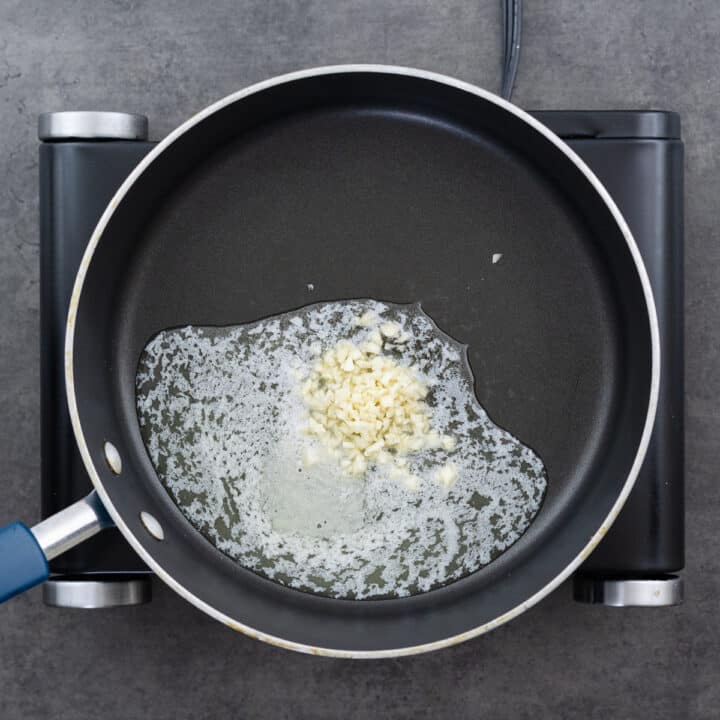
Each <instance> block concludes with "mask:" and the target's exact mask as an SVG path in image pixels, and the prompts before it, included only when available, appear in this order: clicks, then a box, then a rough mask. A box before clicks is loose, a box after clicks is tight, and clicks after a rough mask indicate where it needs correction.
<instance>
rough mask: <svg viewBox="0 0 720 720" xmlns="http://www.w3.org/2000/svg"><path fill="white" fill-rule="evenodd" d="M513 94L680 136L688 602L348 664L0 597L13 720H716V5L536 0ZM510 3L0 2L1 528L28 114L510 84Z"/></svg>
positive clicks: (134, 613)
mask: <svg viewBox="0 0 720 720" xmlns="http://www.w3.org/2000/svg"><path fill="white" fill-rule="evenodd" d="M525 15H526V17H525V20H526V21H525V28H524V30H525V35H524V38H525V44H524V52H523V58H522V62H521V66H520V74H519V80H518V85H517V90H516V94H515V100H516V101H517V102H518V104H520V105H521V106H524V107H532V108H562V107H570V108H572V107H576V108H583V107H586V108H649V107H658V108H669V109H674V110H678V111H679V112H680V113H682V116H683V122H684V136H685V141H686V145H687V201H686V208H687V226H686V227H687V236H686V237H687V251H686V264H687V271H686V272H687V275H686V277H687V305H686V311H687V449H688V453H687V486H688V494H687V499H688V502H687V513H688V562H687V572H686V579H687V595H688V597H687V601H686V603H685V605H684V606H683V607H681V608H677V609H671V610H662V611H642V610H609V609H598V608H590V607H583V606H579V605H575V604H573V603H572V602H571V601H570V600H569V589H568V588H562V589H560V590H559V591H558V592H557V593H556V594H554V595H553V596H552V597H550V598H549V599H548V600H546V601H545V602H543V603H542V604H541V605H540V606H539V607H537V608H535V609H534V610H532V611H530V612H529V613H527V614H526V615H525V616H523V617H522V618H520V619H519V620H517V621H515V622H513V623H511V624H510V625H507V626H504V627H502V628H501V629H499V630H497V631H495V632H494V633H492V634H491V635H489V636H487V637H484V638H480V639H477V640H474V641H471V642H469V643H466V644H465V645H462V646H459V647H457V648H454V649H451V650H447V651H444V652H439V653H435V654H431V655H426V656H421V657H416V658H410V659H400V660H392V661H383V662H347V661H337V660H325V659H318V658H312V657H304V656H300V655H295V654H293V653H289V652H286V651H282V650H278V649H275V648H271V647H268V646H265V645H262V644H260V643H258V642H255V641H252V640H249V639H247V638H245V637H243V636H240V635H236V634H234V633H232V632H231V631H229V630H227V629H225V628H223V627H221V626H220V625H218V624H215V623H214V622H212V621H210V620H209V619H207V618H206V617H204V616H203V615H201V614H200V613H199V612H196V611H195V610H194V609H193V608H191V607H189V606H188V605H186V604H184V603H183V602H182V601H180V600H179V599H178V598H176V597H175V596H174V595H173V594H172V593H171V592H169V591H167V590H165V589H164V588H161V587H156V597H155V601H154V602H153V604H152V605H150V606H147V607H143V608H135V609H120V610H112V611H106V612H97V613H83V612H78V611H62V610H53V609H49V608H46V607H44V606H43V605H42V603H41V600H40V593H39V591H37V590H35V591H33V592H31V593H30V594H28V595H26V596H24V597H21V598H18V599H15V600H14V601H12V602H10V603H9V604H7V605H6V606H4V607H2V608H0V718H3V720H13V719H15V718H28V719H29V718H58V719H60V718H70V719H73V720H82V719H84V718H108V719H109V718H120V717H123V718H138V717H151V718H153V719H154V720H164V719H165V718H168V719H170V718H212V717H217V718H378V717H393V718H404V717H413V718H445V717H448V718H449V717H452V718H458V719H460V718H477V717H483V716H488V717H493V718H496V719H497V720H501V719H502V718H512V719H517V720H520V719H522V718H531V717H532V718H584V719H587V718H602V719H603V720H606V718H614V717H617V718H663V719H668V720H677V719H680V718H717V717H720V682H719V680H720V669H719V666H718V660H717V658H718V651H719V650H720V643H719V642H718V640H719V636H720V632H719V630H718V624H719V621H718V615H717V611H718V590H719V589H720V588H719V585H720V560H719V559H718V558H719V556H718V552H717V547H716V545H717V537H718V532H717V529H716V528H717V522H718V521H717V518H718V515H719V514H720V494H719V493H718V483H717V475H718V467H720V450H719V449H718V447H719V446H720V441H719V439H718V438H719V435H720V433H719V432H718V431H719V429H720V428H719V425H720V422H719V421H720V410H719V409H718V404H717V398H718V391H719V390H720V320H718V310H717V308H718V306H719V305H720V242H718V226H719V225H720V202H719V201H718V198H719V197H720V174H719V173H718V152H719V151H720V147H719V144H720V110H719V108H720V102H719V101H720V73H718V71H717V65H718V51H717V46H718V37H720V4H718V3H717V2H716V0H688V1H687V2H676V1H675V0H664V1H660V0H656V1H650V0H638V1H637V2H632V3H628V2H626V0H602V1H600V0H595V2H590V1H588V0H584V1H583V0H526V14H525ZM499 21H500V11H499V2H498V1H497V0H488V1H487V2H483V1H482V0H473V1H472V2H468V1H467V0H465V1H456V0H425V1H424V2H421V1H417V2H412V1H411V0H394V2H392V3H389V2H383V0H361V1H357V2H352V1H351V0H334V1H333V0H328V1H327V2H322V1H319V0H297V1H296V2H292V1H290V0H285V1H284V2H267V1H266V0H250V1H248V0H246V1H237V2H233V1H232V0H215V1H213V2H209V3H206V2H197V1H196V0H178V1H176V2H171V1H169V0H164V1H160V0H157V1H155V2H140V1H137V0H117V1H116V2H109V1H108V0H74V1H71V0H56V1H55V2H52V3H51V2H47V1H43V0H3V1H2V3H0V128H1V131H0V177H1V178H2V181H0V406H1V407H2V414H1V416H0V458H2V463H1V465H2V469H1V472H2V482H1V486H2V492H1V493H0V498H1V499H0V522H5V521H8V520H11V519H13V518H15V517H20V518H23V519H25V520H26V521H29V522H32V521H35V520H36V519H37V517H38V506H39V490H38V477H39V437H38V432H39V411H38V408H39V394H38V244H37V243H38V241H37V237H38V227H37V189H36V176H37V144H36V139H35V122H36V116H37V114H38V113H39V112H41V111H44V110H60V109H85V108H90V109H120V110H134V111H139V112H143V113H147V114H148V115H149V116H150V118H151V123H152V126H153V129H154V133H153V134H154V136H155V137H159V136H161V135H162V134H164V133H165V132H167V131H168V130H169V129H171V128H172V127H173V126H174V125H176V124H177V123H178V122H180V121H181V120H183V119H184V118H185V117H187V116H188V115H190V114H191V113H193V112H194V111H195V110H198V109H199V108H201V107H203V106H204V105H205V104H207V103H208V102H210V101H212V100H214V99H216V98H219V97H221V96H223V95H225V94H226V93H228V92H230V91H232V90H235V89H237V88H240V87H242V86H244V85H246V84H248V83H250V82H253V81H256V80H260V79H262V78H265V77H268V76H272V75H275V74H277V73H281V72H284V71H288V70H291V69H296V68H302V67H307V66H312V65H318V64H327V63H336V62H351V61H376V62H383V63H397V64H404V65H414V66H420V67H424V68H429V69H433V70H438V71H441V72H445V73H449V74H452V75H456V76H459V77H461V78H463V79H467V80H470V81H474V82H477V83H479V84H482V85H485V86H487V87H489V88H491V89H494V88H497V87H498V85H499V57H500V42H499Z"/></svg>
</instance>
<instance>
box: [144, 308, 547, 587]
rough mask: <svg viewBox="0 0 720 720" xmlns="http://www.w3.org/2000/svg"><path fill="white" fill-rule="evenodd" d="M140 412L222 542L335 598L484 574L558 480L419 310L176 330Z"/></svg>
mask: <svg viewBox="0 0 720 720" xmlns="http://www.w3.org/2000/svg"><path fill="white" fill-rule="evenodd" d="M137 412H138V418H139V421H140V427H141V432H142V435H143V439H144V441H145V445H146V447H147V449H148V453H149V455H150V459H151V461H152V463H153V465H154V467H155V469H156V472H157V475H158V477H159V479H160V481H161V483H162V484H163V485H164V487H165V488H166V489H167V491H168V493H169V494H170V496H171V497H172V498H173V500H174V501H175V503H176V504H177V505H178V507H179V508H180V509H181V511H182V512H183V514H184V515H185V516H186V517H187V519H188V520H189V521H190V522H191V523H192V524H193V525H194V526H195V527H196V528H197V529H198V530H199V531H200V532H201V533H202V534H203V535H204V536H205V537H206V538H207V539H208V540H210V542H212V543H213V544H214V545H215V546H216V547H217V548H219V549H220V550H221V551H222V552H224V553H226V554H227V555H229V556H230V557H231V558H233V559H235V560H236V561H237V562H238V563H240V564H241V565H243V566H244V567H246V568H249V569H251V570H253V571H255V572H256V573H258V574H260V575H262V576H264V577H266V578H268V579H270V580H273V581H275V582H278V583H281V584H283V585H286V586H289V587H292V588H296V589H298V590H303V591H307V592H313V593H318V594H321V595H325V596H330V597H335V598H349V599H371V598H388V597H403V596H407V595H412V594H416V593H420V592H425V591H428V590H431V589H433V588H436V587H439V586H441V585H444V584H446V583H448V582H451V581H453V580H457V579H459V578H461V577H464V576H465V575H468V574H469V573H472V572H475V571H477V570H479V569H480V568H481V567H482V566H484V565H486V564H487V563H489V562H491V561H492V560H493V559H494V558H496V557H497V556H498V555H499V554H500V553H502V552H503V551H504V550H506V549H507V548H508V547H510V545H512V544H513V543H514V542H515V541H516V540H517V539H518V538H519V537H520V536H521V535H522V534H523V532H525V530H526V529H527V527H528V526H529V524H530V523H531V522H532V520H533V518H534V517H535V515H536V514H537V512H538V510H539V508H540V505H541V503H542V499H543V497H544V494H545V489H546V487H547V477H546V472H545V468H544V466H543V463H542V461H541V460H540V458H539V457H538V456H537V455H536V454H535V453H534V452H533V451H532V450H530V449H529V448H528V447H525V446H524V445H523V444H522V443H521V442H520V441H519V440H518V439H516V438H515V437H513V436H512V435H511V434H510V433H508V432H506V431H505V430H503V429H501V428H499V427H497V426H496V425H494V424H493V422H492V421H491V420H490V418H489V417H488V415H487V413H486V412H485V411H484V410H483V408H482V407H481V405H480V404H479V403H478V401H477V398H476V396H475V392H474V382H473V377H472V373H471V371H470V366H469V363H468V361H467V352H466V347H465V346H463V345H461V344H459V343H458V342H456V341H455V340H454V339H452V338H450V337H449V336H448V335H446V334H445V333H443V332H442V331H441V330H439V329H438V328H437V326H436V325H435V323H434V322H433V321H432V320H431V319H430V318H429V317H428V316H427V315H426V314H425V313H424V312H423V311H422V309H421V308H420V306H419V305H395V304H389V303H381V302H377V301H373V300H352V301H343V302H331V303H319V304H316V305H311V306H308V307H305V308H302V309H300V310H296V311H293V312H289V313H285V314H283V315H278V316H274V317H270V318H267V319H264V320H260V321H258V322H255V323H250V324H246V325H236V326H232V327H222V328H218V327H193V326H188V327H183V328H176V329H171V330H165V331H163V332H161V333H159V334H158V335H156V336H155V337H154V338H153V339H152V340H151V341H150V342H149V343H148V344H147V346H146V347H145V349H144V351H143V354H142V356H141V358H140V363H139V367H138V373H137Z"/></svg>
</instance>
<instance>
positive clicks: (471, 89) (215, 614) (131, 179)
mask: <svg viewBox="0 0 720 720" xmlns="http://www.w3.org/2000/svg"><path fill="white" fill-rule="evenodd" d="M368 72H370V73H378V74H381V73H384V74H391V75H406V76H409V77H414V78H418V79H423V80H430V81H434V82H437V83H440V84H443V85H447V86H450V87H453V88H456V89H458V90H462V91H464V92H468V93H471V94H472V95H476V96H478V97H481V98H483V99H484V100H486V101H488V102H491V103H493V104H495V105H497V106H499V107H501V108H502V109H504V110H506V111H507V112H509V113H511V114H512V115H514V116H516V117H517V118H518V119H520V120H522V121H524V122H525V123H526V124H527V125H529V126H531V127H532V128H533V129H534V130H536V131H537V132H538V133H540V134H541V135H542V136H544V137H545V138H546V139H547V140H549V141H550V142H551V143H552V144H553V145H555V146H556V147H557V148H558V150H560V151H561V152H562V153H563V154H564V155H565V156H566V157H567V158H568V159H569V160H570V161H571V162H572V163H573V164H574V165H575V166H576V167H577V168H578V170H580V172H582V173H583V175H584V176H585V177H586V178H587V180H588V181H589V182H590V184H591V185H592V186H593V187H594V189H595V191H596V192H597V193H598V194H599V195H600V197H601V198H602V200H603V202H604V203H605V205H606V206H607V208H608V210H609V211H610V213H611V214H612V216H613V219H614V220H615V222H616V223H617V225H618V227H619V228H620V231H621V232H622V234H623V237H624V238H625V242H626V244H627V247H628V250H629V251H630V254H631V256H632V258H633V261H634V263H635V267H636V270H637V273H638V277H639V278H640V282H641V284H642V289H643V295H644V297H645V303H646V309H647V315H648V322H649V326H650V339H651V345H652V347H651V350H652V369H651V377H650V396H649V402H648V408H647V414H646V418H645V426H644V428H643V432H642V435H641V438H640V443H639V444H638V449H637V453H636V455H635V459H634V461H633V464H632V466H631V468H630V471H629V473H628V476H627V479H626V481H625V483H624V485H623V487H622V490H621V492H620V494H619V495H618V498H617V500H616V501H615V503H614V505H613V507H612V509H611V510H610V512H609V513H608V515H607V517H606V518H605V520H604V521H603V522H602V524H601V526H600V527H599V528H598V529H597V530H596V531H595V532H594V533H593V535H592V537H591V538H590V540H589V541H588V542H587V544H586V545H585V547H584V548H583V549H582V551H581V552H580V553H578V555H577V556H576V557H575V558H574V559H573V560H572V561H571V562H570V563H569V564H568V565H567V566H566V567H565V568H564V570H562V572H560V573H559V574H558V575H556V576H555V577H554V578H553V579H552V580H551V581H550V582H549V583H547V584H546V585H545V586H544V587H542V588H541V589H540V590H538V591H537V592H536V593H535V594H534V595H532V596H531V597H529V598H528V599H527V600H525V601H523V602H522V603H520V604H519V605H517V606H516V607H514V608H513V609H512V610H510V611H508V612H506V613H504V614H503V615H501V616H499V617H497V618H495V619H493V620H491V621H489V622H487V623H484V624H482V625H479V626H477V627H475V628H472V629H470V630H467V631H465V632H463V633H459V634H457V635H453V636H450V637H447V638H444V639H442V640H436V641H433V642H430V643H425V644H422V645H410V646H406V647H400V648H390V649H386V650H361V651H358V650H344V649H338V648H327V647H315V646H312V645H305V644H303V643H298V642H293V641H289V640H285V639H283V638H281V637H276V636H274V635H269V634H267V633H264V632H262V631H261V630H258V629H256V628H252V627H250V626H248V625H245V624H244V623H241V622H238V621H237V620H235V619H234V618H231V617H229V616H228V615H226V614H225V613H222V612H220V611H218V610H217V609H216V608H214V607H213V606H211V605H209V604H208V603H206V602H204V601H203V600H201V599H200V598H199V597H197V596H196V595H194V594H193V593H191V592H190V591H189V590H188V589H187V588H185V587H184V586H183V585H181V584H180V583H179V582H177V580H175V578H173V577H172V575H171V574H170V573H168V572H166V571H165V570H164V568H163V567H162V566H161V565H160V564H159V563H158V562H157V561H156V560H155V559H154V558H153V557H152V555H150V554H149V553H148V552H147V551H146V550H145V548H144V547H143V545H142V544H141V543H140V542H139V540H138V539H137V538H136V537H135V535H134V534H133V532H132V531H131V530H130V528H129V527H128V525H127V524H126V523H125V522H124V520H123V517H122V516H121V515H120V513H118V511H117V509H116V508H115V507H114V505H113V504H112V502H111V500H110V497H109V496H108V494H107V492H106V491H105V488H104V487H103V484H102V480H101V479H100V476H99V474H98V472H97V469H96V467H95V465H94V463H93V460H92V458H91V456H90V452H89V449H88V446H87V443H86V441H85V435H84V432H83V428H82V423H81V421H80V416H79V414H78V408H77V398H76V393H75V382H74V368H73V346H74V335H75V320H76V317H77V312H78V307H79V304H80V297H81V295H82V289H83V284H84V281H85V276H86V275H87V271H88V268H89V267H90V263H91V261H92V258H93V255H94V253H95V250H96V248H97V246H98V244H99V242H100V240H101V238H102V235H103V232H104V230H105V227H106V226H107V224H108V222H109V221H110V218H111V217H112V215H113V213H114V211H115V209H116V208H117V206H118V205H119V204H120V202H121V201H122V200H123V198H124V197H125V195H126V194H127V192H128V191H129V190H130V188H131V187H132V186H133V184H134V183H135V181H136V180H137V179H138V178H139V177H140V176H141V175H142V173H143V172H144V171H145V170H146V169H147V168H148V166H149V165H151V164H152V162H153V161H154V160H155V159H156V158H157V157H158V156H159V155H160V154H161V153H163V152H164V151H165V150H167V149H168V148H169V147H171V146H172V144H173V143H174V142H175V141H176V140H177V139H178V138H179V137H180V136H182V135H183V134H184V133H185V132H187V131H188V130H189V129H190V128H192V127H194V126H195V125H197V124H198V123H199V122H201V121H202V120H204V119H205V118H207V117H208V116H210V115H212V114H213V113H215V112H217V111H219V110H221V109H222V108H224V107H226V106H227V105H230V104H232V103H234V102H237V101H238V100H241V99H243V98H245V97H248V96H250V95H253V94H255V93H258V92H261V91H263V90H266V89H268V88H271V87H274V86H276V85H280V84H283V83H289V82H293V81H296V80H301V79H305V78H309V77H314V76H320V75H334V74H342V73H368ZM65 384H66V391H67V400H68V408H69V411H70V419H71V422H72V426H73V431H74V433H75V439H76V441H77V445H78V449H79V450H80V455H81V456H82V459H83V463H84V465H85V468H86V470H87V472H88V474H89V476H90V479H91V481H92V483H93V485H94V486H95V489H96V490H97V493H98V495H99V496H100V499H101V500H102V502H103V504H104V505H105V507H106V509H107V511H108V513H109V515H110V517H111V518H112V519H113V521H114V522H115V524H116V525H117V527H118V528H119V529H120V531H121V532H122V534H123V535H124V537H125V538H126V539H127V541H128V542H129V543H130V545H131V547H132V548H133V549H134V550H135V552H136V553H137V554H138V555H139V556H140V557H141V558H142V560H143V561H144V562H145V563H146V564H147V565H148V566H149V567H150V568H151V569H152V570H153V572H155V574H156V575H157V576H158V577H159V578H160V579H161V580H162V581H163V582H165V583H166V584H167V585H169V586H170V587H171V588H172V589H173V590H174V591H175V592H176V593H178V595H180V596H181V597H183V598H185V600H187V601H188V602H190V603H191V604H193V605H194V606H195V607H197V608H198V609H200V610H202V611H203V612H204V613H206V614H207V615H209V616H210V617H212V618H214V619H215V620H218V621H219V622H221V623H223V624H224V625H227V626H228V627H230V628H232V629H233V630H237V631H238V632H241V633H243V634H245V635H248V636H249V637H252V638H254V639H256V640H261V641H263V642H266V643H269V644H271V645H275V646H278V647H282V648H285V649H289V650H295V651H297V652H301V653H307V654H311V655H321V656H327V657H340V658H367V659H369V658H390V657H399V656H404V655H417V654H420V653H425V652H430V651H431V650H439V649H441V648H445V647H450V646H452V645H456V644H458V643H461V642H464V641H465V640H470V639H471V638H474V637H477V636H479V635H483V634H485V633H487V632H489V631H490V630H493V629H495V628H496V627H498V626H500V625H503V624H504V623H506V622H508V621H509V620H512V619H513V618H515V617H517V616H519V615H521V614H522V613H523V612H525V611H526V610H528V609H529V608H531V607H533V606H534V605H536V604H537V603H538V602H540V600H542V599H543V598H544V597H546V596H547V595H549V594H550V593H551V592H552V591H553V590H555V589H556V588H557V587H558V586H559V585H560V584H561V583H563V582H564V581H565V580H567V579H568V578H569V577H570V575H571V574H572V573H573V572H574V571H575V570H576V569H577V568H578V567H579V566H580V564H581V563H582V562H583V561H584V560H585V559H586V558H587V557H588V556H589V555H590V553H591V552H592V551H593V550H594V549H595V547H596V546H597V544H598V543H599V542H600V540H602V538H603V537H604V536H605V534H606V533H607V531H608V530H609V528H610V526H611V525H612V523H613V522H614V521H615V519H616V518H617V516H618V514H619V512H620V510H621V509H622V507H623V505H624V504H625V501H626V500H627V498H628V495H629V494H630V491H631V490H632V488H633V485H634V484H635V480H636V479H637V476H638V473H639V472H640V468H641V466H642V463H643V461H644V459H645V454H646V452H647V448H648V444H649V442H650V436H651V433H652V429H653V425H654V423H655V414H656V410H657V402H658V392H659V387H660V333H659V328H658V320H657V314H656V310H655V301H654V299H653V293H652V289H651V286H650V280H649V278H648V275H647V271H646V269H645V265H644V263H643V260H642V257H641V256H640V251H639V250H638V247H637V244H636V243H635V240H634V238H633V236H632V233H631V232H630V228H629V227H628V225H627V223H626V222H625V219H624V218H623V216H622V214H621V213H620V210H619V209H618V207H617V205H616V204H615V202H614V201H613V199H612V198H611V197H610V194H609V193H608V191H607V190H606V189H605V187H604V186H603V184H602V183H601V182H600V180H599V179H598V178H597V177H596V175H595V174H594V173H593V172H592V170H590V168H589V167H588V166H587V165H586V164H585V162H584V161H583V160H581V159H580V157H579V156H578V155H577V154H576V153H575V152H574V151H573V150H572V149H571V148H570V147H569V146H568V145H567V144H566V143H565V142H564V141H562V140H561V139H560V138H559V137H558V136H557V135H555V133H553V132H552V131H551V130H550V129H549V128H547V127H546V126H545V125H543V124H542V123H540V122H539V121H538V120H536V119H535V118H533V117H532V116H531V115H529V114H528V113H526V112H525V111H523V110H521V109H520V108H518V107H517V106H515V105H513V104H512V103H509V102H507V101H506V100H503V99H502V98H501V97H499V96H497V95H495V94H494V93H491V92H489V91H487V90H483V89H482V88H480V87H477V86H476V85H473V84H471V83H467V82H464V81H462V80H457V79H455V78H452V77H450V76H447V75H443V74H440V73H434V72H430V71H426V70H419V69H415V68H409V67H400V66H393V65H375V64H350V65H330V66H323V67H316V68H310V69H307V70H300V71H297V72H292V73H287V74H284V75H279V76H276V77H274V78H270V79H269V80H264V81H262V82H259V83H256V84H254V85H251V86H249V87H247V88H245V89H243V90H239V91H238V92H235V93H232V94H230V95H228V96H226V97H224V98H222V99H221V100H219V101H217V102H215V103H213V104H212V105H209V106H208V107H206V108H204V109H203V110H201V111H200V112H198V113H197V114H195V115H194V116H192V117H191V118H190V119H189V120H187V121H185V122H184V123H183V124H182V125H180V126H179V127H177V128H176V129H175V130H173V131H172V132H171V133H170V134H169V135H167V137H165V138H164V139H163V140H162V141H161V142H160V143H158V145H156V146H155V148H153V150H151V151H150V152H149V153H148V155H146V156H145V157H144V158H143V160H141V161H140V163H139V164H138V165H137V166H136V167H135V169H134V170H133V171H132V172H131V173H130V175H128V177H127V178H126V179H125V181H124V182H123V184H122V185H121V186H120V188H119V189H118V190H117V192H116V193H115V195H114V196H113V198H112V200H111V201H110V203H109V204H108V206H107V208H106V209H105V211H104V213H103V214H102V216H101V218H100V220H99V221H98V224H97V226H96V227H95V230H94V231H93V234H92V236H91V238H90V241H89V243H88V246H87V248H86V250H85V253H84V255H83V258H82V261H81V263H80V267H79V269H78V273H77V276H76V278H75V284H74V286H73V292H72V296H71V299H70V306H69V310H68V318H67V326H66V335H65Z"/></svg>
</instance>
